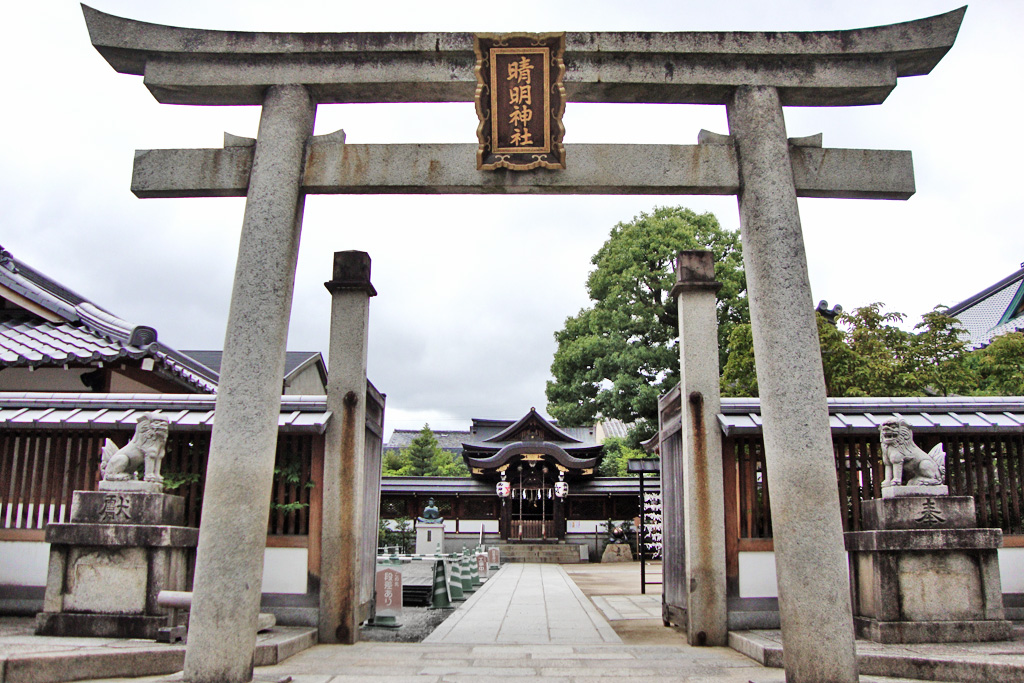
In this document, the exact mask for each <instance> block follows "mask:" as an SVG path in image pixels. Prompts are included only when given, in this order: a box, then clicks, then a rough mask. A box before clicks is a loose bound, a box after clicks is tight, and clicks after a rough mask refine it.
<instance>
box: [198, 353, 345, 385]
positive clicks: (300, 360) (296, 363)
mask: <svg viewBox="0 0 1024 683" xmlns="http://www.w3.org/2000/svg"><path fill="white" fill-rule="evenodd" d="M181 353H183V354H184V355H186V356H188V357H189V358H192V359H193V360H196V361H198V362H200V363H202V364H203V365H205V366H206V367H208V368H210V369H211V370H213V371H214V372H216V373H218V374H219V373H220V363H221V359H222V358H223V357H224V352H223V351H198V350H193V351H182V352H181ZM320 359H322V356H321V355H320V352H319V351H288V352H286V353H285V355H284V378H285V380H287V379H288V376H289V375H291V374H292V373H293V372H295V371H296V370H298V369H299V368H301V367H303V366H305V365H306V364H307V363H311V362H316V361H317V360H320ZM323 380H324V383H325V384H326V382H327V378H326V377H324V378H323Z"/></svg>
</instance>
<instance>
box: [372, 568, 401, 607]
mask: <svg viewBox="0 0 1024 683" xmlns="http://www.w3.org/2000/svg"><path fill="white" fill-rule="evenodd" d="M376 579H377V580H376V588H377V609H376V613H377V614H376V616H377V617H398V616H401V614H402V572H400V571H398V570H397V569H391V568H389V567H384V568H382V569H378V570H377V577H376Z"/></svg>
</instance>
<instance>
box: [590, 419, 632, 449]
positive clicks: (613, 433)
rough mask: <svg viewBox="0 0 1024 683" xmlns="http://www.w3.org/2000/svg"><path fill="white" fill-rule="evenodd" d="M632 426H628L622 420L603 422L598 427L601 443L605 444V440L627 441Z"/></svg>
mask: <svg viewBox="0 0 1024 683" xmlns="http://www.w3.org/2000/svg"><path fill="white" fill-rule="evenodd" d="M631 426H632V425H631V424H626V423H625V422H623V421H622V420H617V419H609V420H602V421H601V422H600V423H598V425H597V431H598V432H599V436H600V437H601V442H602V443H604V440H605V439H610V438H615V439H625V438H626V436H627V435H628V434H629V428H630V427H631Z"/></svg>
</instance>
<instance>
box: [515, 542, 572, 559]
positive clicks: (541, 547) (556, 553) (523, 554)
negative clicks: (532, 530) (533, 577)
mask: <svg viewBox="0 0 1024 683" xmlns="http://www.w3.org/2000/svg"><path fill="white" fill-rule="evenodd" d="M499 548H500V549H501V559H502V561H503V562H536V563H539V564H579V562H580V550H579V546H578V545H576V544H563V543H558V544H555V543H512V544H506V545H501V546H499Z"/></svg>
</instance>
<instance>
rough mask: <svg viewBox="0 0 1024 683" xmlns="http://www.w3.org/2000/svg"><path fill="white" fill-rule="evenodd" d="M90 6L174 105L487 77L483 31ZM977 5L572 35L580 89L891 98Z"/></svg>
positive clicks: (646, 97)
mask: <svg viewBox="0 0 1024 683" xmlns="http://www.w3.org/2000/svg"><path fill="white" fill-rule="evenodd" d="M82 10H83V12H84V14H85V20H86V24H87V25H88V29H89V36H90V38H91V40H92V43H93V45H94V46H95V47H96V49H97V50H98V51H99V52H100V54H102V55H103V57H104V58H105V59H106V60H107V61H108V62H109V63H110V65H111V66H112V67H114V69H115V70H117V71H118V72H120V73H127V74H135V75H140V76H144V77H145V83H146V86H147V87H148V88H149V90H150V91H151V92H152V93H153V96H154V97H155V98H156V99H157V100H158V101H160V102H163V103H166V104H194V105H259V104H262V103H263V95H264V91H265V89H266V88H267V87H268V86H271V85H283V84H301V85H305V86H307V87H308V88H309V89H310V91H311V92H312V93H313V95H314V97H315V98H316V101H317V102H318V103H320V104H331V103H343V102H471V101H473V96H474V91H475V88H476V76H475V75H474V72H473V69H474V65H475V56H474V52H473V34H471V33H270V32H268V33H263V32H259V33H254V32H241V31H211V30H203V29H190V28H178V27H174V26H165V25H160V24H151V23H147V22H142V21H135V20H132V19H126V18H122V17H117V16H114V15H111V14H106V13H104V12H100V11H98V10H95V9H93V8H91V7H88V6H86V5H82ZM966 10H967V8H966V6H965V7H961V8H959V9H956V10H953V11H950V12H947V13H945V14H940V15H936V16H933V17H928V18H924V19H918V20H915V21H908V22H904V23H899V24H890V25H886V26H876V27H871V28H861V29H852V30H844V31H812V32H712V31H688V32H674V33H666V32H568V33H566V51H565V63H566V74H565V88H566V95H567V98H568V101H571V102H656V103H677V104H726V103H727V102H728V100H729V98H730V97H731V94H732V92H733V91H734V89H735V87H737V86H741V85H765V86H772V87H775V88H777V89H778V92H779V97H780V99H781V102H782V104H783V105H788V106H843V105H863V104H879V103H881V102H882V101H884V100H885V98H886V97H887V96H888V94H889V92H891V91H892V89H893V87H894V86H895V85H896V78H897V77H901V76H917V75H923V74H927V73H929V72H930V71H931V70H932V69H933V68H934V67H935V65H936V64H938V62H939V60H940V59H942V57H943V56H944V55H945V54H946V52H947V51H948V50H949V49H950V47H952V45H953V41H954V40H955V39H956V35H957V32H958V31H959V29H960V24H961V22H962V21H963V17H964V13H965V12H966ZM368 56H369V57H371V58H370V59H368V58H367V57H368ZM382 61H385V62H388V63H389V64H388V68H386V69H382V68H380V67H381V62H382ZM627 64H628V65H629V68H624V65H627ZM241 65H245V66H246V67H248V68H245V69H239V68H238V67H239V66H241Z"/></svg>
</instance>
